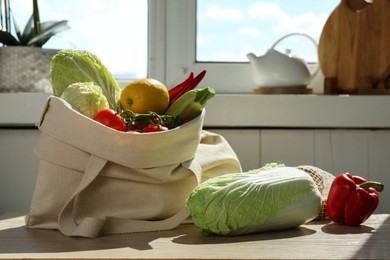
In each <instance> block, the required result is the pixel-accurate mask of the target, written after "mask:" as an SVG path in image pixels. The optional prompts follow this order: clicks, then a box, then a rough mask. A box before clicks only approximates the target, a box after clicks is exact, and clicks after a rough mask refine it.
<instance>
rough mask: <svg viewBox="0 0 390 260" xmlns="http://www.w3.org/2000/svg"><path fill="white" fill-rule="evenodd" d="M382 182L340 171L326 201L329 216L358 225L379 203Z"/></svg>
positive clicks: (337, 220)
mask: <svg viewBox="0 0 390 260" xmlns="http://www.w3.org/2000/svg"><path fill="white" fill-rule="evenodd" d="M382 190H383V184H381V183H379V182H374V181H367V180H366V179H364V178H362V177H359V176H353V175H352V174H350V173H342V174H340V175H338V176H337V177H336V178H335V179H334V180H333V183H332V185H331V187H330V190H329V195H328V199H327V202H326V212H327V213H328V216H329V218H330V219H331V220H332V221H334V222H337V223H344V224H346V225H349V226H359V225H360V224H361V223H363V222H364V221H366V220H367V219H368V218H369V217H370V216H371V214H372V213H373V212H374V211H375V209H376V208H377V206H378V203H379V196H378V191H382Z"/></svg>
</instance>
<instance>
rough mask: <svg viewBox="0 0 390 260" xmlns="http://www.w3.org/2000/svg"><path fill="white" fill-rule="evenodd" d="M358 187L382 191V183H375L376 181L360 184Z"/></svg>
mask: <svg viewBox="0 0 390 260" xmlns="http://www.w3.org/2000/svg"><path fill="white" fill-rule="evenodd" d="M358 186H359V187H360V188H362V189H367V188H369V187H372V188H374V189H375V190H376V191H378V192H380V191H383V188H384V186H383V184H382V183H380V182H376V181H366V182H363V183H362V184H359V185H358Z"/></svg>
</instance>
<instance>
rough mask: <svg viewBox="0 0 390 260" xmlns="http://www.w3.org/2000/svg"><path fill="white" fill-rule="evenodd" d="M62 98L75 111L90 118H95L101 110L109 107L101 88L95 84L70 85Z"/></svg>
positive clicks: (80, 83) (78, 83)
mask: <svg viewBox="0 0 390 260" xmlns="http://www.w3.org/2000/svg"><path fill="white" fill-rule="evenodd" d="M61 98H62V99H64V100H65V101H66V102H68V103H69V104H70V105H72V107H73V109H75V110H77V111H79V112H80V113H82V114H84V115H86V116H88V117H90V118H93V117H94V116H95V115H96V114H97V112H99V111H100V110H102V109H105V108H108V107H109V105H108V102H107V99H106V97H105V96H104V95H103V91H102V89H101V87H100V86H97V85H95V84H94V83H93V82H77V83H73V84H70V85H69V86H68V87H67V88H66V89H65V90H64V91H63V92H62V94H61Z"/></svg>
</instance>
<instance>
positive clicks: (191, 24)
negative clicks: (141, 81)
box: [148, 0, 256, 94]
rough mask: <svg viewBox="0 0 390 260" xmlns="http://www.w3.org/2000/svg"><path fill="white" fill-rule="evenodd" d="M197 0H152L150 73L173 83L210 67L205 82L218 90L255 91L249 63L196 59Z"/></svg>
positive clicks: (168, 83)
mask: <svg viewBox="0 0 390 260" xmlns="http://www.w3.org/2000/svg"><path fill="white" fill-rule="evenodd" d="M195 42H196V0H181V1H175V0H149V61H148V62H149V63H148V64H149V67H148V75H149V76H150V77H154V78H157V79H159V80H161V81H163V82H165V84H166V85H167V86H168V87H170V86H173V85H175V84H177V83H179V82H181V81H182V80H184V79H185V77H186V76H188V74H189V73H190V72H191V71H194V72H195V73H199V72H200V71H202V70H203V69H206V70H207V76H206V77H205V79H204V80H203V82H202V84H203V85H208V86H212V87H213V88H214V89H215V90H216V92H217V93H220V94H222V93H252V89H253V88H255V87H256V86H255V83H254V81H253V78H252V68H251V67H250V64H249V62H248V63H245V62H243V63H228V62H212V63H211V62H197V61H196V56H195V55H196V46H195Z"/></svg>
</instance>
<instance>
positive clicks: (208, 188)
mask: <svg viewBox="0 0 390 260" xmlns="http://www.w3.org/2000/svg"><path fill="white" fill-rule="evenodd" d="M186 205H187V208H188V210H189V212H190V214H191V216H192V219H193V221H194V223H195V225H196V226H198V227H199V228H200V229H201V230H203V231H205V232H207V233H214V234H218V235H241V234H249V233H256V232H263V231H269V230H280V229H287V228H292V227H297V226H299V225H301V224H303V223H305V222H307V221H310V220H312V219H314V218H315V217H316V216H317V214H318V212H319V210H320V208H321V196H320V193H319V191H318V188H317V186H316V184H315V182H314V181H313V179H312V178H311V177H310V176H309V175H308V174H307V173H306V172H304V171H301V170H299V169H297V168H293V167H283V165H277V164H274V165H268V166H267V167H264V168H260V169H258V171H257V173H256V172H255V171H250V172H245V173H234V174H226V175H222V176H218V177H215V178H211V179H209V180H207V181H205V182H203V183H202V184H200V185H199V186H198V187H197V188H195V189H194V190H193V192H192V193H191V194H190V196H189V198H188V199H187V204H186Z"/></svg>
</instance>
